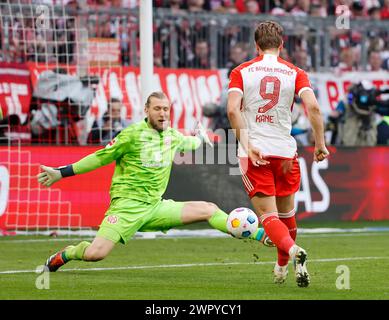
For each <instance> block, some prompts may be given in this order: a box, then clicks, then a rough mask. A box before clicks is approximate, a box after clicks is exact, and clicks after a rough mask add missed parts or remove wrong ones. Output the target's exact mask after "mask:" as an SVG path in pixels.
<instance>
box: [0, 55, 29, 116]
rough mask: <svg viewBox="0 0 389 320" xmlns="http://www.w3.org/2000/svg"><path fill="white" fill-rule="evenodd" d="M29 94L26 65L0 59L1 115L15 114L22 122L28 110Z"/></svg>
mask: <svg viewBox="0 0 389 320" xmlns="http://www.w3.org/2000/svg"><path fill="white" fill-rule="evenodd" d="M31 96H32V87H31V81H30V71H29V69H28V67H27V65H26V64H21V63H10V62H1V61H0V106H1V108H2V111H3V116H6V115H8V114H16V115H18V116H19V117H20V119H21V121H22V122H24V121H25V120H26V119H27V117H28V114H29V111H30V101H31Z"/></svg>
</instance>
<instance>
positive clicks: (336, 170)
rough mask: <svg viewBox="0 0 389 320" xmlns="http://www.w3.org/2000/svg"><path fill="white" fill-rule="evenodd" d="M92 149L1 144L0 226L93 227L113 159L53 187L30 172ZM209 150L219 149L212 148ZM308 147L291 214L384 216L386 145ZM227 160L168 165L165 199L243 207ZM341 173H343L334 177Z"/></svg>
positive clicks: (387, 201)
mask: <svg viewBox="0 0 389 320" xmlns="http://www.w3.org/2000/svg"><path fill="white" fill-rule="evenodd" d="M219 148H223V147H222V146H219ZM96 149H97V148H96V147H69V146H68V147H44V146H36V147H23V151H20V150H18V148H17V147H12V146H11V147H0V171H1V172H2V175H1V179H2V181H1V183H0V201H1V202H0V208H1V209H2V211H0V228H5V229H9V230H13V229H18V228H19V229H31V230H35V229H40V228H49V227H50V228H58V229H60V228H85V227H94V228H96V227H98V226H99V224H100V222H101V220H102V217H103V216H104V213H105V211H106V209H107V208H108V206H109V187H110V181H111V179H110V178H111V176H112V174H113V168H114V165H113V164H111V165H109V166H107V167H104V168H100V169H98V170H96V171H93V172H90V173H87V174H85V175H83V176H82V177H78V178H77V177H76V178H70V179H64V180H62V181H60V182H59V183H58V184H56V185H55V187H53V188H40V187H38V183H37V181H36V179H35V175H36V174H38V172H39V165H40V164H42V163H44V164H45V165H48V166H58V165H64V164H67V163H72V162H75V161H77V160H78V159H80V158H82V157H84V156H86V155H87V154H89V153H91V152H94V151H95V150H96ZM205 151H207V150H205V149H199V150H197V151H196V152H199V153H203V152H205ZM207 152H209V150H208V151H207ZM214 152H215V153H218V152H219V151H218V149H217V148H216V149H215V150H214ZM312 152H313V149H312V148H311V147H306V148H300V149H299V156H300V158H299V160H300V168H301V176H302V181H301V186H300V191H299V192H298V193H297V194H296V205H297V208H298V211H297V212H298V213H297V219H299V220H321V221H325V220H327V221H340V220H348V221H355V220H385V219H389V213H388V210H387V208H388V207H389V197H388V194H389V175H388V171H387V170H385V164H387V162H388V159H389V149H388V148H385V147H365V148H345V147H339V148H335V147H332V148H331V157H330V158H329V159H328V161H325V162H321V163H313V161H312ZM58 154H61V161H60V163H59V162H58ZM356 159H358V161H356ZM219 160H220V159H219ZM229 163H230V164H175V165H174V166H173V170H172V177H171V183H170V184H169V186H168V190H167V193H166V195H165V198H172V199H175V200H177V201H188V200H205V201H212V202H215V203H216V204H218V205H219V206H220V207H221V208H223V209H225V210H226V211H230V210H232V209H234V208H236V207H237V206H247V207H250V203H249V199H248V198H247V196H246V194H245V192H244V191H243V188H242V182H241V177H240V176H237V175H230V174H229V173H230V169H231V168H234V167H236V165H235V164H233V163H236V162H235V160H234V159H232V160H230V161H229ZM340 172H342V175H347V179H341V178H340ZM188 177H191V178H190V182H188ZM351 200H352V201H351Z"/></svg>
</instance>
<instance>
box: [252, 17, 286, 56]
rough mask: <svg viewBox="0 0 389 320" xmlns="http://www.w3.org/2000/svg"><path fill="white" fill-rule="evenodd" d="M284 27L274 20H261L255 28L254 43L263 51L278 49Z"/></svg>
mask: <svg viewBox="0 0 389 320" xmlns="http://www.w3.org/2000/svg"><path fill="white" fill-rule="evenodd" d="M283 33H284V29H283V28H282V27H281V25H280V24H279V23H277V22H275V21H265V22H261V23H260V24H259V25H258V26H257V29H256V30H255V43H256V44H257V45H258V47H259V48H260V49H261V50H262V51H263V50H267V49H278V48H279V47H280V45H281V44H282V36H283Z"/></svg>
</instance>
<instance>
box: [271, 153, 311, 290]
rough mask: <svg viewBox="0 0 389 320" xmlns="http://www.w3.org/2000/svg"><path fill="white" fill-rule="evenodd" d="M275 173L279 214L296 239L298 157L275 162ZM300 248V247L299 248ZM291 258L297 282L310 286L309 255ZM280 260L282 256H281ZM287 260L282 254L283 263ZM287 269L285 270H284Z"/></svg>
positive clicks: (298, 184)
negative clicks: (295, 206)
mask: <svg viewBox="0 0 389 320" xmlns="http://www.w3.org/2000/svg"><path fill="white" fill-rule="evenodd" d="M273 171H274V174H275V176H276V181H277V183H276V203H277V208H278V212H279V217H280V220H281V221H282V222H283V223H284V224H285V225H286V226H287V228H288V229H289V234H290V236H291V238H292V239H294V240H295V239H296V234H297V225H296V219H295V211H294V195H295V193H296V192H297V191H298V189H299V187H300V179H301V174H300V166H299V162H298V159H297V157H295V158H294V159H291V160H280V159H277V160H276V161H274V165H273ZM299 248H300V247H299ZM295 252H296V253H295V254H294V255H293V256H291V257H292V261H293V266H294V269H295V275H296V281H297V284H298V285H299V286H300V287H306V286H308V285H309V282H310V277H309V273H308V271H307V268H306V259H307V253H306V252H305V250H304V249H301V248H300V249H299V250H296V251H295ZM279 258H280V256H279ZM282 260H284V261H285V260H286V255H285V257H284V259H283V258H282V253H281V261H280V262H281V263H284V261H282ZM283 269H285V268H283Z"/></svg>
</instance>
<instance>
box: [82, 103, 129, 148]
mask: <svg viewBox="0 0 389 320" xmlns="http://www.w3.org/2000/svg"><path fill="white" fill-rule="evenodd" d="M122 109H123V106H122V102H121V101H120V100H118V99H115V98H112V99H111V101H110V103H109V105H108V110H107V112H106V113H105V114H104V116H103V117H102V119H101V120H99V121H98V120H96V121H95V122H94V123H93V126H92V130H91V132H90V133H89V136H88V143H98V144H107V143H108V142H109V141H111V140H112V139H113V138H114V137H115V136H116V135H117V134H119V132H120V131H122V130H123V129H124V128H126V127H127V126H128V125H129V121H127V120H126V119H125V117H123V116H122Z"/></svg>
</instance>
